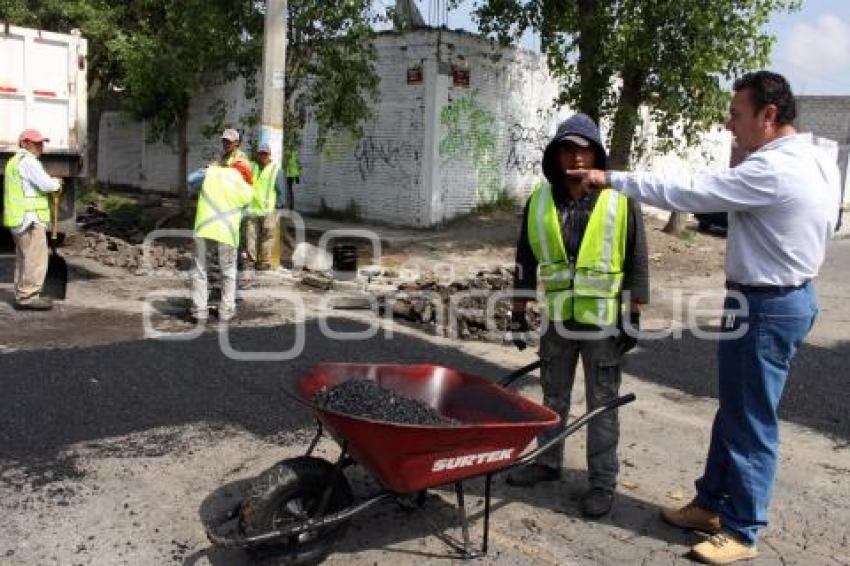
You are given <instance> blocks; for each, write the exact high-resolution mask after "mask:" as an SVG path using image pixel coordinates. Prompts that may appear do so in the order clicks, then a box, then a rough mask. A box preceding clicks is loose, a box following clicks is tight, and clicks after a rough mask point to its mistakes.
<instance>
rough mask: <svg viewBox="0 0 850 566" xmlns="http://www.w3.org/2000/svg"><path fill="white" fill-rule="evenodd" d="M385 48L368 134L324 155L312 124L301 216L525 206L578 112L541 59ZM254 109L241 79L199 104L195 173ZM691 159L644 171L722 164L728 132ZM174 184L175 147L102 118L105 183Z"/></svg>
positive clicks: (468, 43)
mask: <svg viewBox="0 0 850 566" xmlns="http://www.w3.org/2000/svg"><path fill="white" fill-rule="evenodd" d="M376 49H377V61H376V71H377V73H378V75H379V76H380V78H381V84H380V97H379V101H378V103H377V105H376V106H375V108H374V118H373V119H372V120H371V121H370V122H369V123H367V124H366V125H365V128H364V131H365V135H364V137H363V138H362V139H360V140H353V139H351V138H350V137H349V136H347V135H339V136H337V137H333V138H332V139H330V140H329V141H328V142H327V144H326V146H325V147H324V149H323V150H322V151H321V152H318V151H317V150H316V148H315V139H316V127H315V123H308V124H307V126H306V128H305V131H304V135H303V144H302V147H301V152H300V155H301V164H302V176H301V185H299V186H297V188H296V208H297V209H298V210H299V211H302V212H315V211H317V210H319V209H320V208H321V207H322V206H323V205H324V206H325V207H328V208H332V209H337V210H341V209H346V208H349V207H352V206H353V207H356V209H357V211H358V213H359V214H360V216H361V217H362V218H364V219H368V220H377V221H382V222H387V223H390V224H398V225H406V226H420V227H428V226H434V225H438V224H440V223H441V222H443V221H445V220H448V219H451V218H455V217H457V216H460V215H463V214H465V213H468V212H470V211H471V210H473V209H474V208H475V207H476V206H477V205H479V204H482V203H485V202H488V201H491V200H493V199H494V198H496V197H498V196H499V195H500V194H501V193H507V194H510V195H512V196H514V197H516V198H518V199H521V198H522V197H524V196H525V195H526V194H527V193H528V192H529V191H530V189H531V188H532V187H533V185H534V183H535V181H536V180H537V179H538V178H540V176H541V170H540V160H541V157H542V150H543V147H544V146H545V144H546V143H547V141H548V139H549V137H550V136H551V135H552V133H553V132H554V129H555V127H556V125H557V123H558V122H559V121H560V120H562V119H563V118H565V117H567V116H568V115H569V114H570V113H571V112H570V111H569V110H567V109H562V110H558V111H556V110H555V109H554V107H553V100H554V98H555V97H556V95H557V92H558V90H557V84H556V82H555V81H554V80H552V78H551V77H550V76H549V74H548V72H547V69H546V65H545V60H544V58H543V57H542V56H540V55H539V54H536V53H534V52H531V51H527V50H523V49H516V48H504V47H500V46H498V45H494V44H492V43H491V42H489V41H487V40H486V39H483V38H482V37H480V36H478V35H474V34H471V33H468V32H462V31H449V30H445V29H432V28H424V29H414V30H411V31H406V32H382V33H380V34H379V35H378V37H377V39H376ZM254 110H255V102H254V101H250V100H246V98H245V96H244V94H243V86H242V84H241V83H240V82H237V83H233V84H229V85H225V86H222V87H220V88H218V89H215V90H214V91H211V92H208V93H204V94H203V95H202V96H198V97H197V98H196V99H195V100H194V101H193V103H192V105H191V110H190V123H189V131H190V133H189V139H190V140H191V142H190V143H191V147H190V153H189V167H190V170H191V169H192V168H194V167H198V166H201V165H202V164H203V163H205V162H207V161H208V160H209V159H210V158H212V157H213V156H214V155H215V154H216V152H217V151H218V150H219V141H218V139H217V138H218V136H217V132H216V133H213V135H212V137H205V136H204V129H205V126H206V125H207V124H208V123H209V122H210V120H209V116H210V115H212V114H213V113H214V112H216V111H218V112H224V114H225V116H226V118H225V120H226V122H228V123H230V124H239V123H240V121H241V120H244V119H245V118H247V117H248V116H250V115H251V114H252V113H253V112H254ZM207 133H209V132H207ZM691 153H692V155H688V156H686V157H685V159H686V160H687V161H684V160H683V159H682V158H681V157H678V156H664V157H662V156H657V155H650V156H649V157H648V158H647V159H645V160H644V161H643V162H642V163H641V164H640V165H642V166H644V167H655V166H661V165H663V167H664V168H671V167H673V168H683V167H685V166H686V165H685V163H686V162H687V166H689V167H693V166H695V165H697V166H699V165H708V166H725V165H726V164H727V163H728V156H729V143H728V136H725V135H723V134H718V135H716V136H712V137H710V139H709V140H708V142H707V143H706V144H704V145H703V147H701V148H699V149H697V150H694V151H692V152H691ZM177 176H178V161H177V153H176V150H175V149H174V148H173V147H170V146H168V145H166V144H161V143H156V144H151V143H147V142H146V140H145V127H144V125H143V124H139V123H135V122H132V121H131V120H129V119H128V118H126V117H125V116H123V115H121V114H120V113H106V114H104V116H103V117H102V120H101V125H100V140H99V155H98V178H99V180H100V181H101V182H104V183H111V184H118V185H131V186H135V187H139V188H142V189H146V190H157V191H173V190H174V188H175V187H176V186H177V185H178V179H177Z"/></svg>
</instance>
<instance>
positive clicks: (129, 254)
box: [69, 232, 192, 275]
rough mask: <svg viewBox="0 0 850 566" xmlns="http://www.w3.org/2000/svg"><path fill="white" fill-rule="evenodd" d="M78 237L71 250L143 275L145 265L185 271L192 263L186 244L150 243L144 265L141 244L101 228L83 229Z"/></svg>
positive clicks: (146, 266)
mask: <svg viewBox="0 0 850 566" xmlns="http://www.w3.org/2000/svg"><path fill="white" fill-rule="evenodd" d="M79 238H80V240H79V243H78V244H77V245H75V246H71V247H69V251H71V253H75V254H76V255H79V256H81V257H87V258H91V259H94V260H96V261H98V262H99V263H102V264H103V265H108V266H110V267H122V268H124V269H127V270H129V271H132V272H133V273H135V274H137V275H144V274H145V273H146V270H147V269H157V270H159V269H170V270H175V271H187V270H189V269H190V268H191V266H192V251H191V249H190V248H189V247H188V246H187V247H166V246H163V245H159V244H155V245H152V246H150V249H149V260H148V262H147V263H148V264H147V265H146V262H145V261H144V257H143V250H144V246H143V245H142V244H131V243H130V242H127V241H125V240H122V239H121V238H116V237H114V236H108V235H106V234H102V233H100V232H84V233H82V234H80V236H79Z"/></svg>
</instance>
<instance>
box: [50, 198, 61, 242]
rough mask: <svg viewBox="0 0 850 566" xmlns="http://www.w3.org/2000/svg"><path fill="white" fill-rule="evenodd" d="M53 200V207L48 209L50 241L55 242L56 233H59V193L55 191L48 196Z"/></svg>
mask: <svg viewBox="0 0 850 566" xmlns="http://www.w3.org/2000/svg"><path fill="white" fill-rule="evenodd" d="M50 196H51V197H52V199H53V203H52V204H53V206H51V207H50V239H51V240H53V241H54V242H55V241H56V236H57V232H58V231H59V227H58V226H57V224H59V191H55V192H53V193H52V194H51V195H50Z"/></svg>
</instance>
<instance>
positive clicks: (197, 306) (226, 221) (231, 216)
mask: <svg viewBox="0 0 850 566" xmlns="http://www.w3.org/2000/svg"><path fill="white" fill-rule="evenodd" d="M202 179H203V180H202V181H200V179H196V181H200V182H201V191H200V195H199V196H198V209H197V212H196V213H195V238H196V244H195V261H194V264H195V265H194V269H193V270H192V310H191V315H192V318H193V319H194V320H195V321H196V322H204V321H206V320H207V316H208V310H207V301H208V299H209V297H208V286H207V269H208V267H209V266H210V265H211V264H213V263H217V264H218V268H219V271H220V272H221V280H222V281H221V305H220V306H219V309H218V318H219V320H221V321H223V322H226V321H229V320H230V319H232V318H233V316H234V315H235V314H236V275H237V261H236V260H237V250H238V248H239V227H240V223H241V221H242V214H243V211H244V209H245V207H247V206H248V205H249V204H250V203H251V201H252V200H253V198H254V189H253V187H252V186H251V184H252V182H253V178H252V177H251V169H250V166H249V165H248V163H247V162H245V161H241V160H239V161H234V162H233V164H232V165H231V166H230V167H222V166H220V165H211V166H209V167H208V168H207V169H206V170H205V171H204V174H203V176H202Z"/></svg>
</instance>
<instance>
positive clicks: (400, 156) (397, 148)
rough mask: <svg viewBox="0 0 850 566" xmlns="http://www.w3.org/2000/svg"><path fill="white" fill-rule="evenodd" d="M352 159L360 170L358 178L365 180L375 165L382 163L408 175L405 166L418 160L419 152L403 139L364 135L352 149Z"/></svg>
mask: <svg viewBox="0 0 850 566" xmlns="http://www.w3.org/2000/svg"><path fill="white" fill-rule="evenodd" d="M354 159H356V160H357V167H358V168H359V170H360V178H361V179H362V180H363V181H365V180H366V179H367V177H369V176H370V175H371V174H372V173H373V172H374V170H375V167H376V166H377V165H383V166H385V167H388V168H390V169H393V170H395V171H398V172H399V173H401V174H403V175H404V176H410V175H411V173H410V171H408V169H407V166H408V165H409V164H411V163H415V162H417V161H419V152H418V151H417V150H416V148H415V147H414V146H413V145H412V144H410V143H408V142H405V141H398V140H390V139H379V138H376V137H375V136H366V137H364V138H363V139H361V140H360V141H359V142H358V144H357V147H356V148H355V150H354Z"/></svg>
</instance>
